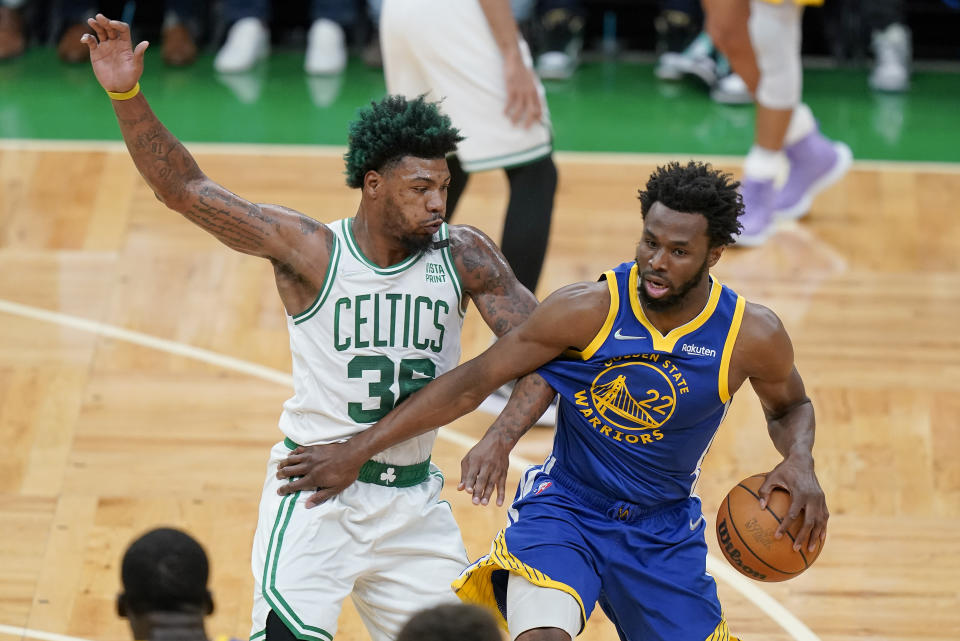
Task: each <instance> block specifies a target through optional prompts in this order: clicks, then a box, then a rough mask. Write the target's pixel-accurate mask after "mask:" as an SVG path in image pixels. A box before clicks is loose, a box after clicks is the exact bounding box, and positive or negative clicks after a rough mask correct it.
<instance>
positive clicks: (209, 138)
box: [0, 48, 960, 162]
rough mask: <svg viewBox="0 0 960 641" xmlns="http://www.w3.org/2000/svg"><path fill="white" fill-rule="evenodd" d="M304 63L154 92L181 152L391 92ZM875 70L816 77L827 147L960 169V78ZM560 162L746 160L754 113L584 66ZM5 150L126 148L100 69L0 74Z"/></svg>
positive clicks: (702, 92) (45, 62)
mask: <svg viewBox="0 0 960 641" xmlns="http://www.w3.org/2000/svg"><path fill="white" fill-rule="evenodd" d="M302 56H303V54H302V52H300V51H278V52H275V53H274V54H273V55H272V56H271V57H270V59H269V60H268V61H267V62H266V63H265V64H264V65H262V66H261V67H260V68H259V69H256V70H255V71H253V72H251V73H248V74H237V75H233V76H219V75H218V74H216V73H215V72H214V71H213V66H212V56H211V55H207V56H202V57H201V58H200V59H199V60H198V61H197V63H196V64H195V65H194V66H192V67H190V68H188V69H168V68H165V67H164V66H163V65H162V63H161V62H160V60H159V53H158V52H156V51H151V52H148V54H147V69H146V72H145V74H144V78H143V81H142V83H141V85H142V87H143V91H144V93H145V95H146V96H147V98H148V99H149V100H150V102H151V104H152V105H153V108H154V110H155V111H156V112H157V114H158V115H159V117H160V119H161V120H162V121H163V122H164V123H165V124H166V125H167V126H168V127H169V128H170V129H171V130H172V131H173V132H174V133H175V134H176V135H177V136H178V137H180V138H181V139H182V140H185V141H202V142H244V143H274V144H325V145H343V144H345V143H346V131H347V123H348V122H349V121H350V120H351V119H352V118H353V117H354V114H355V112H356V109H357V108H358V107H359V106H361V105H363V104H364V103H366V102H368V101H370V100H374V99H377V98H379V97H381V96H382V95H383V94H384V91H385V89H384V83H383V75H382V73H381V72H380V71H379V70H375V69H369V68H367V67H364V66H363V65H362V64H361V63H360V62H358V61H352V62H351V64H350V66H349V68H348V69H347V71H346V72H345V73H344V74H343V75H342V76H341V77H338V78H318V77H308V76H307V75H306V74H304V72H303V67H302V64H303V57H302ZM866 78H867V70H866V69H808V70H807V71H806V72H805V75H804V83H805V85H804V96H805V99H806V101H807V103H808V104H809V105H810V106H811V107H812V108H813V110H814V113H815V114H816V115H817V117H818V119H819V120H820V125H821V129H822V130H823V131H824V133H826V134H827V135H828V136H830V137H833V138H838V139H840V140H843V141H845V142H847V143H848V144H849V145H850V146H851V148H852V149H853V151H854V155H855V157H856V158H857V159H858V160H868V159H869V160H904V161H937V162H960V74H958V73H951V72H945V71H918V72H915V73H914V75H913V84H912V88H911V91H910V92H909V93H906V94H901V95H895V94H886V95H884V94H878V93H875V92H873V91H871V90H870V89H869V88H868V87H867V80H866ZM546 86H547V97H548V102H549V105H550V110H551V114H552V119H553V124H554V130H555V135H556V147H557V149H559V150H562V151H593V152H599V151H603V152H640V153H671V154H691V155H695V154H724V155H727V154H730V155H740V154H744V153H746V151H747V149H748V147H749V145H750V142H751V138H752V131H753V108H752V107H751V106H749V105H748V106H727V105H718V104H715V103H713V102H711V101H710V99H709V97H708V95H707V91H706V89H705V88H704V87H702V86H700V85H698V84H697V83H696V82H695V81H693V80H691V81H684V82H679V83H666V82H663V81H659V80H657V79H656V78H655V77H654V75H653V68H652V65H651V64H648V63H638V62H616V61H606V62H604V61H601V62H587V63H584V64H583V65H582V66H581V67H580V68H579V69H578V71H577V73H576V74H575V75H574V77H573V78H572V79H571V80H568V81H565V82H552V83H547V85H546ZM0 138H37V139H48V140H64V139H66V140H119V138H120V135H119V131H118V129H117V126H116V122H115V121H114V117H113V112H112V110H111V109H110V105H109V100H108V99H107V98H106V96H105V95H104V93H103V91H102V90H101V89H100V88H99V86H98V85H97V83H96V80H95V79H94V77H93V72H92V71H91V70H90V68H89V66H88V65H78V66H67V65H64V64H62V63H60V61H59V60H57V58H56V54H55V52H54V51H53V50H52V49H49V48H34V49H31V50H29V51H28V52H27V53H26V54H25V55H24V56H22V57H20V58H17V59H15V60H12V61H8V62H5V63H0Z"/></svg>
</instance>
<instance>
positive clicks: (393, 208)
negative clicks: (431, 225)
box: [384, 198, 433, 254]
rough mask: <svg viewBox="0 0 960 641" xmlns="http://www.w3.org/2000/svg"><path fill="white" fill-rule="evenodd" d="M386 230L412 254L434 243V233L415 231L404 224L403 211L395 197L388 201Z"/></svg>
mask: <svg viewBox="0 0 960 641" xmlns="http://www.w3.org/2000/svg"><path fill="white" fill-rule="evenodd" d="M384 210H385V212H384V213H385V216H386V225H385V227H386V230H387V231H388V232H389V233H390V235H391V236H393V237H394V238H395V239H396V240H397V241H398V242H399V243H400V244H401V245H402V246H403V248H404V249H406V250H407V251H409V252H410V253H411V254H416V253H419V252H422V251H424V250H425V249H427V248H428V247H430V245H431V243H433V235H432V234H427V233H419V234H418V233H415V232H411V231H410V230H409V229H406V228H405V227H404V225H403V220H404V219H403V211H402V210H401V209H400V207H399V206H398V205H397V204H396V202H395V201H394V200H393V198H388V199H387V202H386V207H385V208H384Z"/></svg>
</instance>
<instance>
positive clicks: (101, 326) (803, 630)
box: [0, 299, 820, 641]
mask: <svg viewBox="0 0 960 641" xmlns="http://www.w3.org/2000/svg"><path fill="white" fill-rule="evenodd" d="M0 312H5V313H7V314H12V315H15V316H20V317H23V318H30V319H32V320H36V321H41V322H44V323H52V324H55V325H61V326H64V327H70V328H73V329H77V330H80V331H84V332H90V333H91V334H94V335H96V336H103V337H106V338H112V339H116V340H121V341H125V342H127V343H132V344H134V345H140V346H142V347H148V348H150V349H155V350H157V351H160V352H166V353H168V354H174V355H177V356H182V357H184V358H189V359H192V360H196V361H200V362H203V363H207V364H209V365H215V366H217V367H222V368H224V369H229V370H233V371H235V372H241V373H244V374H248V375H250V376H254V377H256V378H260V379H262V380H265V381H270V382H273V383H278V384H280V385H285V386H286V387H288V388H290V389H292V388H293V376H292V375H290V374H287V373H286V372H282V371H280V370H276V369H272V368H270V367H264V366H263V365H257V364H256V363H251V362H248V361H244V360H241V359H238V358H233V357H232V356H227V355H225V354H219V353H217V352H213V351H210V350H207V349H202V348H200V347H194V346H192V345H187V344H184V343H178V342H176V341H171V340H167V339H164V338H157V337H156V336H150V335H149V334H143V333H141V332H135V331H131V330H128V329H123V328H122V327H117V326H115V325H108V324H106V323H101V322H99V321H92V320H89V319H86V318H81V317H79V316H72V315H69V314H62V313H60V312H51V311H49V310H45V309H41V308H38V307H32V306H29V305H22V304H20V303H15V302H13V301H8V300H4V299H0ZM437 438H440V439H442V440H445V441H448V442H450V443H453V444H455V445H458V446H460V447H462V448H464V449H465V450H466V449H469V448H471V447H473V445H474V444H475V443H476V441H475V440H474V439H472V438H470V437H468V436H466V435H464V434H461V433H459V432H457V431H455V430H452V429H450V428H448V427H444V428H443V429H441V430H439V431H438V433H437ZM530 465H535V463H534V462H533V461H530V460H527V459H525V458H523V457H521V456H516V455H514V454H511V455H510V467H511V468H512V469H514V470H516V471H523V470H524V469H525V468H526V467H528V466H530ZM707 571H708V572H709V573H711V574H712V575H714V577H715V578H719V579H721V580H722V581H723V582H724V583H726V584H728V585H729V586H730V587H731V588H733V589H734V590H736V591H737V592H739V593H740V594H741V595H742V596H743V597H744V598H746V599H747V600H748V601H750V602H751V603H753V604H754V605H755V606H756V607H757V608H759V609H760V610H761V611H762V612H764V613H766V614H767V616H769V617H770V618H771V619H772V620H773V621H774V623H776V624H777V625H779V626H780V627H781V628H783V629H784V630H785V631H786V632H787V633H788V634H789V635H790V636H792V637H793V638H794V639H796V640H797V641H820V638H819V637H817V635H816V634H814V633H813V631H812V630H810V628H808V627H807V626H806V625H805V624H804V623H803V622H802V621H800V620H799V619H798V618H797V617H795V616H794V615H793V614H792V613H791V612H790V611H789V610H787V609H786V608H785V607H784V606H783V605H781V604H780V603H779V602H778V601H776V600H775V599H774V598H773V597H771V596H770V595H769V594H767V593H766V592H764V591H763V590H761V589H760V588H759V587H758V586H756V585H754V584H753V583H752V582H751V581H750V579H747V578H746V577H744V576H742V575H740V574H739V573H738V572H737V571H736V570H734V569H733V568H732V567H730V566H729V565H728V564H727V563H726V561H724V560H723V559H719V558H717V557H715V556H713V555H712V554H707ZM0 634H11V635H13V636H21V637H24V638H32V639H39V640H41V641H87V640H86V639H78V638H76V637H68V636H63V635H59V634H52V633H47V632H39V631H36V630H29V629H26V628H15V627H12V626H5V625H0Z"/></svg>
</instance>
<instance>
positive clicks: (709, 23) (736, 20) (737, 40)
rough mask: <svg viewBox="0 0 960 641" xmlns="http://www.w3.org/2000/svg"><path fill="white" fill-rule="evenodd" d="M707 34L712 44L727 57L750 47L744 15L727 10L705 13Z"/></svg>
mask: <svg viewBox="0 0 960 641" xmlns="http://www.w3.org/2000/svg"><path fill="white" fill-rule="evenodd" d="M706 27H707V35H709V36H710V39H711V40H712V41H713V46H715V47H716V48H717V49H719V50H720V51H721V52H723V54H724V55H726V56H727V57H728V58H729V57H732V56H735V55H736V53H737V52H740V51H748V50H749V49H750V34H749V33H748V31H747V19H746V16H745V15H744V16H740V15H737V14H733V13H728V12H721V13H717V12H712V13H710V14H708V15H707V20H706Z"/></svg>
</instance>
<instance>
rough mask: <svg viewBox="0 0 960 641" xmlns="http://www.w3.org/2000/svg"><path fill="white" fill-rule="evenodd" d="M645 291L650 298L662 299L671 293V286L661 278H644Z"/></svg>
mask: <svg viewBox="0 0 960 641" xmlns="http://www.w3.org/2000/svg"><path fill="white" fill-rule="evenodd" d="M643 289H644V291H646V292H647V295H648V296H650V298H660V297H662V296H665V295H666V294H667V292H669V291H670V285H669V283H667V281H664V280H660V279H659V278H656V277H650V276H644V277H643Z"/></svg>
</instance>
